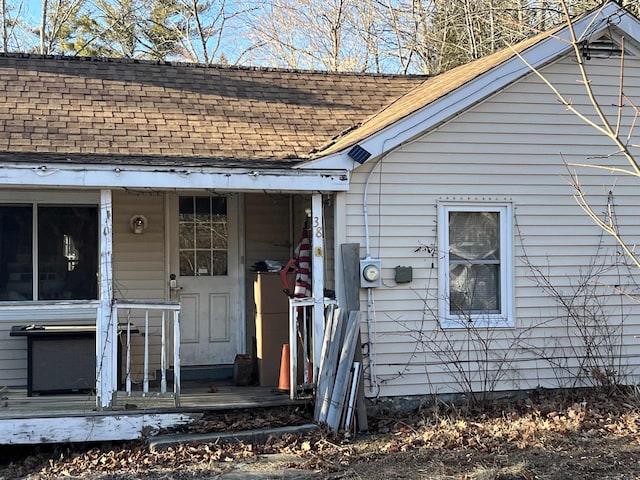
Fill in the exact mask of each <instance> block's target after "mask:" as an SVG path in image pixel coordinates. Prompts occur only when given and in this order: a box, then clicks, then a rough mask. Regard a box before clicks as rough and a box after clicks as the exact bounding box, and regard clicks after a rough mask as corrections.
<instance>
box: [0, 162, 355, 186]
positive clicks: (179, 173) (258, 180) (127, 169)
mask: <svg viewBox="0 0 640 480" xmlns="http://www.w3.org/2000/svg"><path fill="white" fill-rule="evenodd" d="M0 185H2V186H11V187H14V186H15V187H17V186H21V187H26V186H38V187H54V186H55V187H72V188H156V189H185V190H186V189H214V190H221V191H231V190H244V191H252V190H259V191H265V190H270V191H283V192H284V191H300V192H310V191H323V192H332V191H346V190H348V189H349V172H347V171H345V170H317V169H314V170H308V169H262V170H258V169H256V170H249V169H237V170H223V169H219V168H204V167H198V168H180V169H178V168H171V167H143V166H134V165H131V166H126V165H120V166H117V167H116V166H114V165H67V164H65V165H62V164H56V163H38V164H36V163H19V164H4V165H2V166H0Z"/></svg>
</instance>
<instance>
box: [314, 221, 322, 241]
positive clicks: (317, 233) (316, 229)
mask: <svg viewBox="0 0 640 480" xmlns="http://www.w3.org/2000/svg"><path fill="white" fill-rule="evenodd" d="M313 230H314V232H315V236H316V237H318V238H322V225H320V219H319V218H318V217H313Z"/></svg>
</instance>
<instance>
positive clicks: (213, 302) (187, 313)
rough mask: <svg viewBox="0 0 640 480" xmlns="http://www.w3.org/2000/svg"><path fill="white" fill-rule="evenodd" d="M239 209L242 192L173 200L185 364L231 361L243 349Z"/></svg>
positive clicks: (174, 266) (174, 260)
mask: <svg viewBox="0 0 640 480" xmlns="http://www.w3.org/2000/svg"><path fill="white" fill-rule="evenodd" d="M238 210H239V208H238V199H237V196H210V195H204V196H189V195H180V196H179V197H174V198H173V199H172V201H171V212H172V215H171V217H172V219H173V220H172V222H171V223H172V227H173V228H172V235H171V238H172V248H171V251H172V255H171V257H172V269H171V273H172V274H173V275H175V276H176V278H175V279H176V283H177V287H178V292H179V293H178V298H179V300H180V304H181V314H180V333H181V346H180V358H181V364H182V365H185V366H193V365H215V364H230V363H233V362H234V359H235V356H236V355H237V354H238V353H242V343H241V341H242V339H243V338H244V329H243V328H242V325H241V324H240V322H241V318H242V316H241V315H240V305H239V299H240V295H239V293H240V292H239V288H240V278H239V271H240V268H239V254H238V252H239V248H238Z"/></svg>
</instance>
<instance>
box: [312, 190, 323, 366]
mask: <svg viewBox="0 0 640 480" xmlns="http://www.w3.org/2000/svg"><path fill="white" fill-rule="evenodd" d="M311 216H312V223H311V252H312V255H311V258H312V267H311V282H312V283H311V291H312V295H313V372H314V373H313V378H314V379H317V378H318V367H319V366H320V355H321V354H322V341H323V337H324V226H323V223H322V219H323V211H322V194H321V193H314V194H313V195H312V197H311Z"/></svg>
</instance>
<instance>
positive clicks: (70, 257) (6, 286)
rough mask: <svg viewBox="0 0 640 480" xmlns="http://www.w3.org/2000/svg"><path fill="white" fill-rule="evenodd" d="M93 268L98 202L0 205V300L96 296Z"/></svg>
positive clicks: (62, 298) (95, 260)
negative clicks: (86, 203) (94, 203)
mask: <svg viewBox="0 0 640 480" xmlns="http://www.w3.org/2000/svg"><path fill="white" fill-rule="evenodd" d="M97 272H98V207H97V206H94V205H43V204H39V205H35V204H17V205H0V301H20V300H95V299H97V298H98V282H97ZM34 279H37V281H34Z"/></svg>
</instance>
